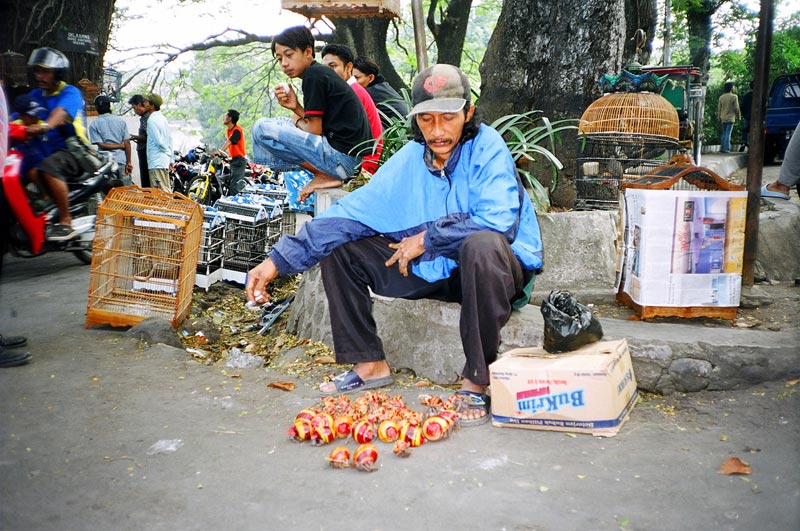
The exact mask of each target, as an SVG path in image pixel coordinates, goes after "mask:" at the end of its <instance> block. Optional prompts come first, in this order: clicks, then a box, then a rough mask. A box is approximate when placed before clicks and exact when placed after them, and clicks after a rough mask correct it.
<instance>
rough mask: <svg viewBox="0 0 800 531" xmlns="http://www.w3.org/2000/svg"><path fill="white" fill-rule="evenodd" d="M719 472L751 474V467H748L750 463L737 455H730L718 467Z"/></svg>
mask: <svg viewBox="0 0 800 531" xmlns="http://www.w3.org/2000/svg"><path fill="white" fill-rule="evenodd" d="M719 471H720V473H722V474H725V475H728V476H729V475H732V474H752V473H753V469H752V468H750V463H748V462H746V461H742V460H741V459H739V458H738V457H731V458H730V459H727V460H726V461H725V462H724V463H722V466H721V467H720V469H719Z"/></svg>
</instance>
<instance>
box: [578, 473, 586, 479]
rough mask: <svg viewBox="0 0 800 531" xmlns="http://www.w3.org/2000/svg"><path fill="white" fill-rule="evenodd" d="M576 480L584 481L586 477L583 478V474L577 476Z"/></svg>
mask: <svg viewBox="0 0 800 531" xmlns="http://www.w3.org/2000/svg"><path fill="white" fill-rule="evenodd" d="M578 479H586V476H584V475H583V474H578Z"/></svg>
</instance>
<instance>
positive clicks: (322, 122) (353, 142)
mask: <svg viewBox="0 0 800 531" xmlns="http://www.w3.org/2000/svg"><path fill="white" fill-rule="evenodd" d="M272 53H273V55H274V56H275V59H276V60H277V61H278V62H279V63H280V65H281V69H282V70H283V72H284V73H285V74H286V75H287V76H289V77H290V78H298V77H299V78H300V79H302V80H303V104H302V105H301V104H300V101H299V99H298V98H297V94H296V93H295V91H294V88H293V86H292V85H290V84H289V83H281V84H279V85H278V87H276V88H275V97H276V98H277V100H278V103H279V104H280V105H281V106H282V107H284V108H286V109H289V110H290V111H292V112H293V115H292V117H291V122H290V121H287V120H281V119H270V118H262V119H260V120H258V121H257V122H256V124H255V126H253V154H254V158H255V162H257V163H259V164H264V165H267V166H269V167H270V168H271V169H272V170H273V171H280V170H288V169H291V168H292V167H295V166H300V167H301V168H303V169H305V170H308V171H309V172H311V174H312V175H313V178H312V179H311V182H310V183H309V184H308V185H306V187H305V188H303V189H302V190H301V191H300V194H299V195H298V199H299V200H300V201H303V200H305V199H306V198H307V197H308V196H309V195H310V194H311V193H313V192H314V191H315V190H317V189H320V188H336V187H338V186H341V185H342V183H343V182H344V181H346V180H348V179H350V178H351V177H353V175H354V174H355V172H356V169H357V168H358V166H359V164H360V163H361V158H362V155H363V154H364V153H366V152H368V151H369V150H370V147H371V142H372V133H371V131H370V127H369V121H368V120H367V114H366V113H365V112H364V108H363V106H362V105H361V102H360V101H359V100H358V98H357V97H356V95H355V93H354V92H353V90H352V89H351V88H350V86H349V85H348V84H347V83H346V82H345V81H344V80H343V79H341V78H340V77H339V76H338V75H337V74H336V72H334V71H333V70H331V69H330V68H328V67H326V66H323V65H321V64H319V63H317V62H316V61H315V60H314V36H313V35H312V34H311V31H310V30H309V29H308V28H306V27H304V26H297V27H294V28H289V29H287V30H285V31H283V32H282V33H281V34H279V35H278V36H276V37H275V38H274V39H273V41H272Z"/></svg>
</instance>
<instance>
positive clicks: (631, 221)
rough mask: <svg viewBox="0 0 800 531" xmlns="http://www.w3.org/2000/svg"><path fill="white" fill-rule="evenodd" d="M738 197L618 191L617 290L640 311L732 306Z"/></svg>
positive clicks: (737, 270)
mask: <svg viewBox="0 0 800 531" xmlns="http://www.w3.org/2000/svg"><path fill="white" fill-rule="evenodd" d="M746 201H747V194H746V192H722V191H713V192H712V191H697V190H638V189H628V190H626V191H625V208H624V210H623V212H624V219H623V221H624V229H623V230H624V241H625V244H624V245H625V249H624V252H623V254H624V265H623V268H622V283H623V289H624V291H625V292H626V293H628V295H630V297H631V299H632V300H633V301H634V302H636V303H637V304H641V305H643V306H686V307H689V306H709V305H710V306H738V305H739V295H740V292H741V272H742V261H743V253H744V217H745V206H746Z"/></svg>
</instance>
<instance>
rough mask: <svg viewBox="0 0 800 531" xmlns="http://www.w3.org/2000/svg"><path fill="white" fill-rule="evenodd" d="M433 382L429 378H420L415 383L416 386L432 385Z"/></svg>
mask: <svg viewBox="0 0 800 531" xmlns="http://www.w3.org/2000/svg"><path fill="white" fill-rule="evenodd" d="M430 386H431V383H430V382H429V381H427V380H420V381H418V382H415V383H414V387H430Z"/></svg>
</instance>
